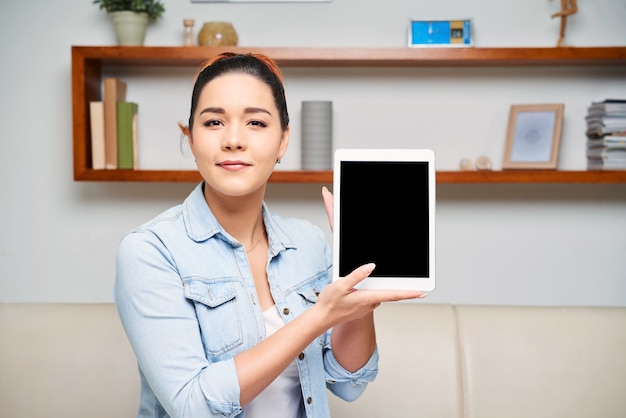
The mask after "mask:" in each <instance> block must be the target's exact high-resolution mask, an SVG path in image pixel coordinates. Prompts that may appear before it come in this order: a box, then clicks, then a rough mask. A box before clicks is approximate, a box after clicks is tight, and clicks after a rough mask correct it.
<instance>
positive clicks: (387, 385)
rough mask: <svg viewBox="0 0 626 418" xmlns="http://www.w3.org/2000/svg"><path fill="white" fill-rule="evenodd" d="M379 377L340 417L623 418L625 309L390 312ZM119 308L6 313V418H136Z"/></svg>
mask: <svg viewBox="0 0 626 418" xmlns="http://www.w3.org/2000/svg"><path fill="white" fill-rule="evenodd" d="M375 319H376V326H377V329H376V332H377V336H378V344H379V351H380V355H381V359H380V365H379V375H378V378H377V379H376V381H374V382H373V383H371V384H370V385H369V386H368V388H367V390H366V391H365V393H364V394H363V395H362V396H361V397H360V398H359V399H357V400H356V401H354V402H351V403H346V402H343V401H340V400H338V399H337V398H335V397H334V396H333V395H329V398H330V403H331V410H332V413H333V415H332V416H333V418H352V417H359V418H388V417H394V418H404V417H406V418H414V417H428V418H439V417H441V418H456V417H459V418H460V417H463V418H492V417H493V418H496V417H497V418H502V417H506V418H517V417H520V418H521V417H524V418H527V417H533V418H561V417H562V418H590V417H593V418H622V417H624V416H626V414H625V411H626V308H591V307H580V308H579V307H572V308H556V307H546V308H543V307H510V306H509V307H505V306H467V305H465V306H450V305H436V304H423V303H417V304H415V303H394V304H384V305H383V306H381V307H380V308H379V309H378V310H377V311H376V314H375ZM138 398H139V375H138V372H137V366H136V362H135V357H134V355H133V353H132V350H131V348H130V345H129V343H128V341H127V339H126V336H125V334H124V331H123V329H122V326H121V324H120V321H119V319H118V317H117V313H116V311H115V307H114V306H113V305H112V304H0V417H2V418H4V417H7V418H9V417H10V418H84V417H89V418H125V417H128V418H132V417H134V416H135V415H136V412H137V406H138Z"/></svg>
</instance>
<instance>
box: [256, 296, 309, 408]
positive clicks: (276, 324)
mask: <svg viewBox="0 0 626 418" xmlns="http://www.w3.org/2000/svg"><path fill="white" fill-rule="evenodd" d="M263 319H264V320H265V329H266V332H267V336H268V337H269V336H270V335H272V334H273V333H275V332H276V331H278V330H279V329H280V328H282V327H283V325H284V324H283V320H282V318H281V317H280V314H279V313H278V308H276V305H273V306H272V307H271V308H269V309H268V310H266V311H265V312H263ZM302 413H303V407H302V391H301V390H300V377H299V374H298V366H297V365H296V361H295V360H294V361H293V362H292V363H291V364H290V365H289V366H287V368H286V369H285V370H284V371H283V372H282V373H281V374H280V375H279V376H278V377H277V378H276V379H275V380H274V381H273V382H272V383H270V385H269V386H268V387H267V388H265V390H264V391H263V392H261V393H260V394H259V396H257V397H256V398H254V399H253V400H252V402H250V403H249V404H248V406H246V407H245V417H246V418H298V417H300V416H301V414H302Z"/></svg>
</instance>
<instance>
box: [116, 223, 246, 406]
mask: <svg viewBox="0 0 626 418" xmlns="http://www.w3.org/2000/svg"><path fill="white" fill-rule="evenodd" d="M114 300H115V304H116V307H117V310H118V313H119V316H120V319H121V321H122V325H123V327H124V329H125V331H126V334H127V336H128V339H129V341H130V343H131V346H132V347H133V350H134V352H135V356H136V357H137V361H138V364H139V368H140V369H141V372H142V374H143V377H144V378H145V380H146V381H147V383H148V384H149V386H150V388H151V389H152V391H153V392H154V394H155V396H156V397H157V399H158V401H159V403H160V404H161V405H162V406H163V408H164V409H165V410H166V411H167V413H168V414H169V415H170V416H171V417H179V418H183V417H185V418H188V417H220V418H223V417H233V416H235V415H237V414H239V413H240V412H241V410H242V409H241V405H240V404H239V395H240V393H239V381H238V377H237V373H236V369H235V364H234V360H233V359H230V360H226V361H221V362H216V363H212V364H211V363H210V362H209V361H208V360H207V357H206V355H205V352H204V348H203V344H202V340H201V335H200V330H199V327H198V320H197V318H196V314H195V309H194V306H193V303H191V302H190V301H189V300H187V299H186V298H185V296H184V292H183V284H182V281H181V278H180V277H179V274H178V272H177V269H176V265H175V263H174V261H173V260H172V257H171V254H170V253H169V251H168V250H167V248H166V247H165V245H163V243H162V242H161V240H159V239H158V237H156V236H155V235H154V234H153V233H152V232H150V231H147V230H139V231H137V232H133V233H130V234H128V235H126V236H125V237H124V238H123V239H122V242H121V243H120V246H119V248H118V254H117V265H116V282H115V289H114Z"/></svg>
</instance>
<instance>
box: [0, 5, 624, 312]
mask: <svg viewBox="0 0 626 418" xmlns="http://www.w3.org/2000/svg"><path fill="white" fill-rule="evenodd" d="M558 3H559V2H558V1H548V0H534V1H531V2H501V1H496V0H479V1H473V2H463V1H459V0H456V1H449V0H448V1H444V0H440V1H438V2H415V1H410V0H394V1H391V0H390V1H386V2H382V1H372V0H332V2H330V3H284V4H277V3H262V4H241V3H240V4H227V3H213V4H211V3H208V4H198V3H191V0H178V1H175V0H165V5H166V8H167V12H166V14H165V18H164V19H163V20H162V21H160V22H158V23H156V24H154V25H152V26H151V27H150V28H149V32H148V35H147V38H146V45H178V44H180V43H181V41H182V20H183V19H184V18H194V19H196V33H197V31H198V30H199V28H200V24H201V22H204V21H209V20H227V21H231V22H233V23H234V25H235V27H236V29H237V30H238V33H239V38H240V45H242V46H361V47H365V46H376V47H402V46H404V45H405V43H406V29H407V22H408V20H409V18H419V17H428V18H433V17H472V18H473V20H474V26H475V42H476V45H477V46H485V47H486V46H553V45H555V43H556V39H557V38H558V21H557V20H552V19H550V17H549V16H550V14H551V13H553V12H555V11H557V10H558V7H559V6H558ZM625 21H626V3H625V2H624V1H623V0H596V1H593V2H591V1H586V0H581V1H579V13H577V14H576V15H574V16H572V17H571V18H570V19H569V20H568V27H567V37H566V43H567V44H569V45H575V46H604V45H607V46H609V45H613V46H614V45H625V44H626V25H624V22H625ZM0 37H1V39H3V41H2V43H0V57H2V63H1V64H0V88H1V89H0V91H1V92H2V94H1V95H0V118H2V119H1V120H2V124H1V125H0V126H1V127H2V128H1V130H2V134H3V135H2V140H1V141H0V190H2V204H1V205H0V225H1V229H0V302H65V301H67V302H108V301H111V289H112V286H113V280H114V258H115V249H116V246H117V243H118V241H119V239H120V237H121V235H122V234H123V233H125V232H126V231H127V230H128V229H130V228H131V227H133V226H135V225H137V224H139V223H141V222H143V221H145V220H147V219H149V218H150V217H152V216H154V215H156V214H157V213H159V212H161V211H162V210H164V209H165V208H167V207H169V206H171V205H174V204H176V203H178V202H180V201H181V200H182V199H183V198H184V197H185V196H186V195H187V193H188V192H189V191H190V190H191V188H192V187H193V185H192V184H189V183H180V184H172V183H163V184H151V183H150V184H139V183H89V182H74V181H73V180H72V143H71V138H72V128H71V123H72V120H71V83H70V46H71V45H109V44H114V43H115V39H114V35H113V30H112V27H111V24H110V22H109V20H108V18H107V16H106V15H105V14H104V13H103V12H100V11H99V10H98V9H97V7H96V6H95V5H93V4H91V1H90V0H57V1H54V2H52V1H49V0H47V1H44V0H31V1H21V2H2V3H0ZM107 71H109V72H111V73H112V74H117V75H120V76H123V77H125V78H128V81H129V98H130V99H132V100H136V101H139V103H140V109H141V110H140V112H141V113H140V117H141V120H140V130H141V132H142V150H143V151H144V152H143V156H144V160H143V162H142V163H143V164H144V165H145V166H149V165H150V164H157V163H158V164H161V163H162V164H163V165H167V164H172V165H174V166H184V165H186V164H190V162H189V161H188V159H185V158H184V157H180V158H178V159H175V160H167V158H165V157H169V156H171V155H177V152H178V134H177V132H176V122H177V121H179V120H185V119H186V117H187V111H188V109H187V106H188V105H187V103H188V96H189V89H190V81H191V80H190V78H191V73H192V72H193V70H192V69H190V70H189V71H190V73H189V74H187V73H186V72H185V71H186V70H184V71H182V72H181V71H178V70H172V71H164V70H146V71H145V72H141V73H137V72H135V73H133V72H132V71H127V70H120V69H115V68H111V69H107ZM285 72H286V75H287V81H286V87H287V94H288V98H289V105H290V111H291V115H292V126H293V130H294V135H293V139H292V145H291V149H290V152H289V156H288V158H287V159H286V160H285V163H284V164H283V167H284V168H287V169H288V168H296V167H298V166H299V143H298V123H299V105H300V102H301V101H302V100H307V99H317V98H319V99H331V100H333V102H334V106H335V121H336V125H335V138H336V141H337V145H348V146H352V145H363V146H379V145H380V143H381V142H380V141H381V140H384V141H385V142H384V143H385V144H392V145H394V146H395V145H398V146H403V145H407V146H428V147H432V148H434V149H435V150H436V152H437V156H438V164H439V168H443V169H455V168H456V166H457V164H458V161H459V160H460V158H462V157H470V158H476V157H477V156H478V155H481V154H486V155H488V156H490V157H491V158H492V160H493V161H494V165H495V166H496V168H498V167H499V164H500V160H501V155H502V147H503V137H504V131H505V128H506V117H507V113H508V109H509V106H510V105H511V104H514V103H547V102H557V101H558V102H563V103H565V104H566V110H565V121H564V136H563V144H562V149H561V159H560V164H559V165H560V168H564V169H583V168H584V162H585V160H584V140H585V138H584V134H583V132H584V120H583V117H584V113H585V108H586V106H587V105H588V104H589V102H590V101H591V100H593V99H595V98H599V97H607V96H611V97H626V77H625V75H624V69H623V68H619V69H610V68H609V69H598V70H591V69H585V68H582V69H581V68H567V67H559V68H554V69H536V68H533V69H519V68H517V69H516V68H511V69H444V70H441V69H437V70H432V69H418V70H412V69H395V70H380V69H378V70H371V69H369V70H368V69H361V70H345V69H344V70H341V71H335V70H331V69H325V70H323V71H318V70H306V69H287V70H286V71H285ZM148 141H150V142H148ZM319 189H320V185H317V184H316V185H279V184H273V185H271V186H270V188H269V191H268V195H267V200H268V203H269V204H270V205H271V206H272V207H273V209H274V210H275V211H277V212H280V213H283V214H286V215H294V216H299V217H304V218H309V219H311V220H312V221H313V222H315V223H317V224H319V225H320V226H322V227H324V228H325V227H326V219H325V214H324V212H323V209H322V205H321V202H320V199H319ZM372 193H375V190H373V191H372ZM329 237H330V235H329ZM437 238H438V243H437V260H438V262H437V268H438V283H439V284H438V289H437V290H436V291H435V292H434V293H433V294H431V295H430V296H429V298H428V299H427V301H429V302H432V303H447V302H451V303H501V304H521V305H605V306H613V305H617V306H626V256H624V248H626V185H623V184H621V185H532V184H530V185H440V186H439V188H438V206H437Z"/></svg>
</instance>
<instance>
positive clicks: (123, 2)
mask: <svg viewBox="0 0 626 418" xmlns="http://www.w3.org/2000/svg"><path fill="white" fill-rule="evenodd" d="M93 3H94V4H98V5H99V6H100V10H106V12H107V13H108V14H109V16H111V19H112V20H113V25H114V27H115V34H116V36H117V43H118V44H120V45H143V41H144V38H145V35H146V28H147V27H148V23H150V22H153V21H155V20H157V19H159V18H160V17H161V16H162V15H163V13H164V12H165V7H164V6H163V4H162V3H161V1H160V0H93Z"/></svg>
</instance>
